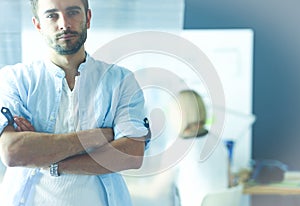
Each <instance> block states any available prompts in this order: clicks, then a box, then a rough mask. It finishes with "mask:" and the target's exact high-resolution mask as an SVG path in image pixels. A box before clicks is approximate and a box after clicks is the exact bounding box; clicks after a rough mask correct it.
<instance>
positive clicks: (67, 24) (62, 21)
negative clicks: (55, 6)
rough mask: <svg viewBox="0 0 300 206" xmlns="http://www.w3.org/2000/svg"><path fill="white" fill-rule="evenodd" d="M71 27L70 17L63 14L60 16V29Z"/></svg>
mask: <svg viewBox="0 0 300 206" xmlns="http://www.w3.org/2000/svg"><path fill="white" fill-rule="evenodd" d="M70 28H71V24H70V21H69V19H68V17H66V16H64V15H62V16H61V17H60V18H59V29H60V30H68V29H70Z"/></svg>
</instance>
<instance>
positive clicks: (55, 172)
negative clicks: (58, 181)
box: [50, 163, 60, 177]
mask: <svg viewBox="0 0 300 206" xmlns="http://www.w3.org/2000/svg"><path fill="white" fill-rule="evenodd" d="M50 175H51V176H53V177H59V175H60V174H59V172H58V163H53V164H51V165H50Z"/></svg>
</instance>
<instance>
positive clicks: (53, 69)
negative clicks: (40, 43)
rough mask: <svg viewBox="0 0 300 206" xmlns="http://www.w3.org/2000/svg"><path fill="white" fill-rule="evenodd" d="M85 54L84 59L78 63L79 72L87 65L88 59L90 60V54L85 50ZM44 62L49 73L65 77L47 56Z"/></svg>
mask: <svg viewBox="0 0 300 206" xmlns="http://www.w3.org/2000/svg"><path fill="white" fill-rule="evenodd" d="M85 54H86V57H85V61H84V62H82V63H81V64H80V65H79V67H78V72H81V71H82V70H83V69H84V68H85V66H86V65H87V63H88V61H90V59H91V56H90V55H89V54H88V53H87V52H86V53H85ZM44 62H45V66H46V68H47V69H48V70H49V71H50V72H51V73H53V74H54V75H55V76H58V77H61V78H63V77H65V72H64V71H63V70H62V69H61V68H60V67H59V66H57V65H56V64H54V63H53V62H52V61H51V60H50V59H49V58H45V59H44Z"/></svg>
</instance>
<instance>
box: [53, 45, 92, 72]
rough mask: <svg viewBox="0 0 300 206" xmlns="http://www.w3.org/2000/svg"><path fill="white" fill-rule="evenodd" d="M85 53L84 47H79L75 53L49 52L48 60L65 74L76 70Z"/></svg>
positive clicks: (83, 59)
mask: <svg viewBox="0 0 300 206" xmlns="http://www.w3.org/2000/svg"><path fill="white" fill-rule="evenodd" d="M85 58H86V53H85V50H84V48H82V49H80V50H79V51H78V52H77V53H76V54H72V55H59V54H57V53H56V52H51V53H50V60H51V61H52V62H53V63H54V64H55V65H57V66H59V67H60V68H61V69H63V70H64V71H65V73H66V74H69V73H75V71H76V72H77V70H78V67H79V65H80V64H81V63H82V62H84V61H85Z"/></svg>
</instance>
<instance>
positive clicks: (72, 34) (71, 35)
mask: <svg viewBox="0 0 300 206" xmlns="http://www.w3.org/2000/svg"><path fill="white" fill-rule="evenodd" d="M76 36H77V33H76V32H67V33H63V34H59V35H57V39H58V40H70V39H72V38H74V37H76Z"/></svg>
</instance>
